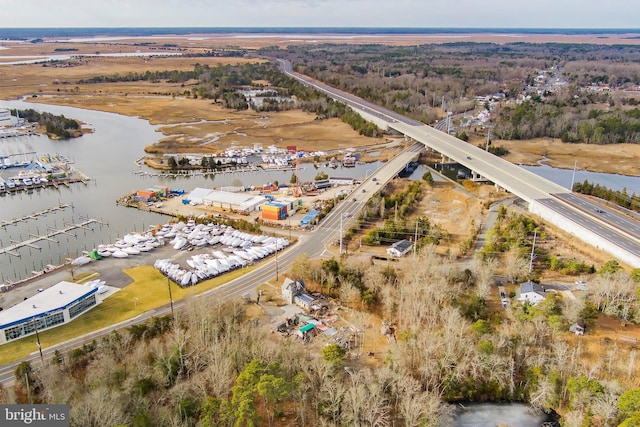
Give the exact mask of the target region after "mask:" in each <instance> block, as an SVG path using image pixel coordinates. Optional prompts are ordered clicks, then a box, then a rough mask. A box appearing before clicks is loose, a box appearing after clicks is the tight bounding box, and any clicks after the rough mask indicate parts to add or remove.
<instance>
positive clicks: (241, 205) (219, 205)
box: [189, 187, 267, 214]
mask: <svg viewBox="0 0 640 427" xmlns="http://www.w3.org/2000/svg"><path fill="white" fill-rule="evenodd" d="M189 199H190V200H191V203H194V204H202V205H205V206H211V207H212V208H216V209H217V210H221V211H233V212H240V213H245V214H249V213H251V212H254V211H256V210H258V208H259V207H260V205H262V204H264V203H266V202H267V199H266V198H265V197H264V196H256V195H253V194H251V193H246V192H240V193H232V192H229V191H219V190H209V189H206V188H200V187H198V188H194V189H193V191H192V192H191V193H190V194H189Z"/></svg>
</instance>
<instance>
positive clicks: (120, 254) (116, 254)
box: [111, 249, 129, 258]
mask: <svg viewBox="0 0 640 427" xmlns="http://www.w3.org/2000/svg"><path fill="white" fill-rule="evenodd" d="M111 256H113V257H115V258H126V257H128V256H129V254H128V253H126V252H125V251H123V250H121V249H118V250H117V251H115V252H114V253H112V254H111Z"/></svg>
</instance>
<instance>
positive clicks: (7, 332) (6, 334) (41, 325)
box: [0, 282, 102, 344]
mask: <svg viewBox="0 0 640 427" xmlns="http://www.w3.org/2000/svg"><path fill="white" fill-rule="evenodd" d="M97 292H98V288H95V287H87V286H82V285H78V284H75V283H70V282H60V283H58V284H57V285H54V286H52V287H50V288H48V289H45V290H43V291H42V292H40V293H38V294H37V295H34V296H32V297H31V298H28V299H26V300H24V301H22V302H20V303H18V304H16V305H14V306H13V307H11V308H8V309H6V310H3V311H0V344H5V343H7V342H9V341H13V340H16V339H19V338H22V337H25V336H27V335H31V334H35V332H36V328H37V330H38V332H40V331H43V330H45V329H50V328H53V327H55V326H59V325H62V324H65V323H68V322H70V321H72V320H73V319H75V318H76V317H78V316H79V315H81V314H82V313H84V312H86V311H87V310H89V309H91V308H93V307H95V306H96V305H98V304H99V303H101V302H102V300H101V298H100V297H99V295H98V294H97Z"/></svg>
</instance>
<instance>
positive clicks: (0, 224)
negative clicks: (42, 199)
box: [0, 204, 73, 228]
mask: <svg viewBox="0 0 640 427" xmlns="http://www.w3.org/2000/svg"><path fill="white" fill-rule="evenodd" d="M72 207H73V206H71V205H66V204H60V205H58V206H54V207H52V208H48V209H45V210H43V211H40V212H35V213H32V214H31V215H25V216H23V217H20V218H14V219H12V220H9V221H0V227H2V228H5V227H7V226H8V225H16V224H18V223H20V222H27V221H29V220H32V219H37V218H38V217H40V216H44V215H46V214H49V213H52V212H56V211H62V210H65V209H67V208H72Z"/></svg>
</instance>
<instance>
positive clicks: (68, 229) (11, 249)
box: [0, 218, 106, 257]
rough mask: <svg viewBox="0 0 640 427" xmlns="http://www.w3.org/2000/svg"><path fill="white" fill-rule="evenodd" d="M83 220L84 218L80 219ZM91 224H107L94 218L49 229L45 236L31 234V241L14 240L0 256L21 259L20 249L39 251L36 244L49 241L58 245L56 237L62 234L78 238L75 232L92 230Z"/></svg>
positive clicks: (2, 249)
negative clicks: (77, 230) (26, 248)
mask: <svg viewBox="0 0 640 427" xmlns="http://www.w3.org/2000/svg"><path fill="white" fill-rule="evenodd" d="M80 219H82V218H80ZM91 224H101V225H106V223H104V222H102V221H99V220H97V219H93V218H86V219H85V220H84V221H82V222H81V223H77V224H75V223H65V227H64V228H61V229H54V228H49V230H50V232H49V233H47V234H45V235H35V234H30V236H31V239H28V240H24V241H22V242H17V241H14V240H12V243H13V245H11V246H6V247H4V248H0V255H5V254H7V255H12V256H15V257H20V256H21V255H20V253H18V252H16V251H17V250H18V249H20V248H23V247H29V248H32V249H37V250H42V248H41V247H40V246H37V245H36V243H38V242H41V241H43V240H48V241H50V242H54V243H58V241H57V240H55V239H54V237H55V236H58V235H60V234H66V235H69V236H73V237H76V235H75V234H73V233H72V231H73V230H76V229H85V230H92V229H91V228H90V227H89V225H91Z"/></svg>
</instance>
